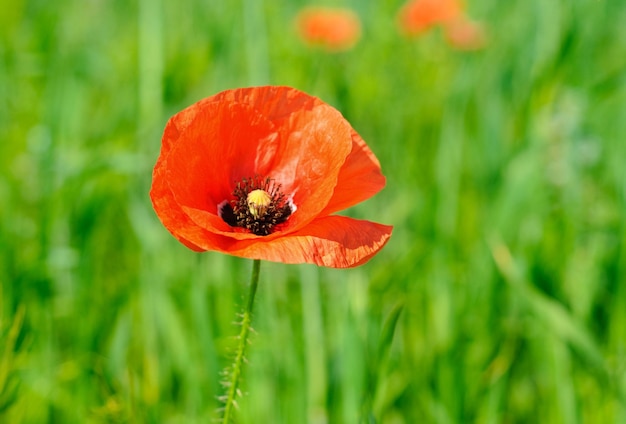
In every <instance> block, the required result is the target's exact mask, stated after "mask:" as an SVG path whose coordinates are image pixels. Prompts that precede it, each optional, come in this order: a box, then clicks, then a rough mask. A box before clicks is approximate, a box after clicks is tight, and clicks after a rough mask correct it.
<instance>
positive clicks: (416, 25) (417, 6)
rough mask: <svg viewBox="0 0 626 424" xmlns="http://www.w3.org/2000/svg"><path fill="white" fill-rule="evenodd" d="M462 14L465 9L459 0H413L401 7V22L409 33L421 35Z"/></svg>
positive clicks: (403, 28) (401, 25) (402, 27)
mask: <svg viewBox="0 0 626 424" xmlns="http://www.w3.org/2000/svg"><path fill="white" fill-rule="evenodd" d="M462 15H463V9H462V7H461V5H460V3H459V2H458V0H411V1H409V2H408V3H406V4H405V5H404V6H403V7H402V9H400V14H399V24H400V27H401V29H402V30H403V31H404V32H405V33H407V34H408V35H419V34H421V33H423V32H424V31H426V30H428V29H430V28H431V27H433V26H435V25H440V24H445V23H447V22H451V21H454V20H457V19H459V18H460V17H461V16H462Z"/></svg>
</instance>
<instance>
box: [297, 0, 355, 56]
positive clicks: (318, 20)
mask: <svg viewBox="0 0 626 424" xmlns="http://www.w3.org/2000/svg"><path fill="white" fill-rule="evenodd" d="M296 25H297V27H298V32H299V33H300V37H301V38H302V39H303V40H304V41H305V42H307V43H309V44H312V45H317V46H320V47H323V48H325V49H327V50H330V51H341V50H348V49H350V48H352V47H354V45H355V44H356V42H357V41H358V40H359V37H360V36H361V21H360V20H359V17H358V16H357V15H356V14H355V13H354V12H353V11H351V10H349V9H331V8H320V7H317V8H306V9H304V10H303V11H302V12H300V13H299V14H298V16H297V18H296Z"/></svg>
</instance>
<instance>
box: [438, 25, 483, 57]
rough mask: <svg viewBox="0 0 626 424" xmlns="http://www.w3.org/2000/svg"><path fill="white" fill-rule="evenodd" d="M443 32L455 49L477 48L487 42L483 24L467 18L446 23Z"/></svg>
mask: <svg viewBox="0 0 626 424" xmlns="http://www.w3.org/2000/svg"><path fill="white" fill-rule="evenodd" d="M445 32H446V39H447V40H448V42H449V43H450V44H452V45H453V46H454V47H456V48H457V49H461V50H478V49H481V48H483V47H484V46H485V44H486V43H487V37H486V35H485V29H484V28H483V26H482V25H481V24H480V23H478V22H474V21H472V20H470V19H467V18H463V19H459V20H456V21H452V22H450V23H448V24H447V25H446V27H445Z"/></svg>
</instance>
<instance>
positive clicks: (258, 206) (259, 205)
mask: <svg viewBox="0 0 626 424" xmlns="http://www.w3.org/2000/svg"><path fill="white" fill-rule="evenodd" d="M270 203H272V197H271V196H270V195H269V194H268V193H267V191H265V190H261V189H257V190H252V191H251V192H250V193H248V208H249V209H250V213H251V214H252V216H253V217H255V218H257V219H258V218H261V217H262V216H263V215H265V211H266V210H267V208H268V206H269V205H270Z"/></svg>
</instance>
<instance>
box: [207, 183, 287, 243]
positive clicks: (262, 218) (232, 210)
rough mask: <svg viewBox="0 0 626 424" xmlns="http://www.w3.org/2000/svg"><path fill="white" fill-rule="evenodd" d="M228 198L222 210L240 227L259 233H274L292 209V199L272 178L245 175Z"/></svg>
mask: <svg viewBox="0 0 626 424" xmlns="http://www.w3.org/2000/svg"><path fill="white" fill-rule="evenodd" d="M233 197H234V199H233V200H231V201H230V202H227V201H225V202H224V204H223V206H221V208H220V210H219V214H220V216H221V217H222V219H223V220H224V222H226V223H227V224H228V225H230V226H231V227H241V228H245V229H247V230H249V231H250V232H251V233H253V234H256V235H258V236H267V235H269V234H271V233H272V232H273V231H274V230H275V228H276V226H277V225H279V224H282V223H283V222H285V221H287V218H289V216H290V215H291V213H292V212H293V210H292V206H291V204H290V202H289V201H287V200H286V199H285V195H284V194H283V192H282V191H281V190H280V184H276V183H275V182H274V180H272V179H271V178H269V177H267V178H260V177H254V178H244V179H243V180H241V181H240V182H238V183H237V185H236V187H235V189H234V190H233Z"/></svg>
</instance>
